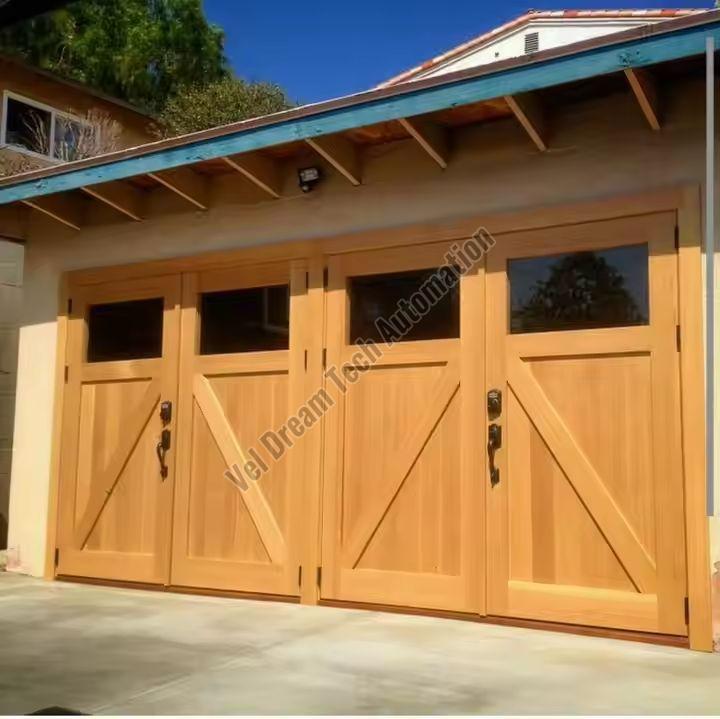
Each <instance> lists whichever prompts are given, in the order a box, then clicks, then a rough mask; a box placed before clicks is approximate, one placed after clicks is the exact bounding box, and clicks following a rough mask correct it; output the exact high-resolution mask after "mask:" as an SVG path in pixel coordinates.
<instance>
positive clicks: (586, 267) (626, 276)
mask: <svg viewBox="0 0 720 719" xmlns="http://www.w3.org/2000/svg"><path fill="white" fill-rule="evenodd" d="M508 275H509V280H510V331H511V332H512V333H520V332H547V331H553V330H580V329H591V328H594V327H621V326H627V325H643V324H647V323H648V322H649V318H650V309H649V298H648V248H647V245H631V246H625V247H617V248H614V249H611V250H602V251H596V252H571V253H566V254H561V255H550V256H545V257H533V258H529V259H521V260H510V262H509V263H508Z"/></svg>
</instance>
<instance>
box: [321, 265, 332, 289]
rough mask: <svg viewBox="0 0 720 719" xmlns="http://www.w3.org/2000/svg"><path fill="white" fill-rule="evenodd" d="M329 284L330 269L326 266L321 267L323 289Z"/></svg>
mask: <svg viewBox="0 0 720 719" xmlns="http://www.w3.org/2000/svg"><path fill="white" fill-rule="evenodd" d="M329 284H330V270H329V269H328V268H327V267H325V268H324V269H323V287H324V288H325V289H327V288H328V285H329Z"/></svg>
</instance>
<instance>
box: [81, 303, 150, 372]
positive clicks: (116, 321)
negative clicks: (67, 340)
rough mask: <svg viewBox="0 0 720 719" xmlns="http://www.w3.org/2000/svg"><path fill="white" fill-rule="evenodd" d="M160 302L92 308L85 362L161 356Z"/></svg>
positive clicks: (118, 304) (112, 304)
mask: <svg viewBox="0 0 720 719" xmlns="http://www.w3.org/2000/svg"><path fill="white" fill-rule="evenodd" d="M163 305H164V302H163V299H162V297H157V298H153V299H147V300H130V301H127V302H112V303H108V304H97V305H91V306H90V309H89V312H88V349H87V361H88V362H111V361H120V360H133V359H148V358H151V357H161V356H162V339H163Z"/></svg>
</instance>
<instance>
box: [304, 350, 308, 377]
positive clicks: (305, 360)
mask: <svg viewBox="0 0 720 719" xmlns="http://www.w3.org/2000/svg"><path fill="white" fill-rule="evenodd" d="M304 362H305V371H306V372H307V350H305V359H304Z"/></svg>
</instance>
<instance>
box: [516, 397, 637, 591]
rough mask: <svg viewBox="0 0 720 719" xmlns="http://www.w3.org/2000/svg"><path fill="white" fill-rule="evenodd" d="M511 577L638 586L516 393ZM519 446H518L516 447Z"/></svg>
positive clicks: (601, 586) (623, 587)
mask: <svg viewBox="0 0 720 719" xmlns="http://www.w3.org/2000/svg"><path fill="white" fill-rule="evenodd" d="M507 412H508V419H507V421H508V451H509V460H508V472H509V476H512V477H513V481H512V483H511V485H510V487H509V489H508V493H509V495H510V496H509V503H510V505H511V507H513V509H514V511H513V514H512V515H511V517H510V519H509V528H508V531H509V537H510V551H509V561H510V570H509V576H510V580H517V581H524V582H534V583H539V584H562V585H568V586H578V587H589V588H592V587H594V588H598V589H604V588H612V589H616V590H624V591H630V592H635V587H634V585H633V584H632V581H631V580H630V578H629V577H628V575H627V572H626V571H625V569H624V568H623V566H622V564H621V563H620V561H619V560H618V558H617V556H616V555H615V553H614V552H613V550H612V548H611V546H610V545H609V544H608V542H607V540H606V539H605V537H604V536H603V535H602V533H601V532H600V530H599V529H598V527H597V525H596V523H595V521H594V520H593V518H592V515H591V514H590V513H589V512H588V510H587V509H586V507H585V506H584V505H583V504H582V501H581V500H580V498H579V497H578V495H577V493H576V492H575V490H574V489H573V488H572V485H571V484H570V483H569V481H568V479H567V477H566V475H565V474H564V472H563V471H562V469H561V468H560V466H559V465H558V463H557V461H556V460H555V458H554V457H553V455H552V453H551V452H550V450H549V449H548V447H547V445H546V444H545V442H544V441H543V439H542V437H541V436H540V434H539V433H538V431H537V430H536V429H535V427H534V426H533V425H532V422H531V421H530V419H529V417H528V416H527V414H526V413H525V412H524V410H523V409H522V406H521V405H520V404H519V402H518V401H517V399H515V397H514V395H512V394H511V395H510V396H509V402H508V409H507ZM516 446H517V449H518V451H516Z"/></svg>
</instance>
